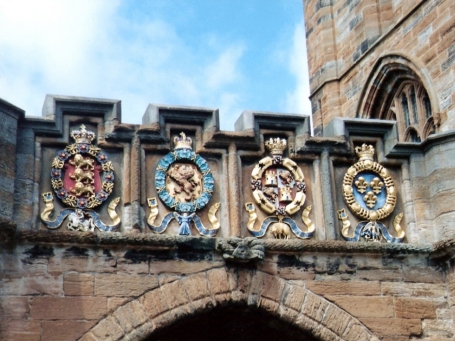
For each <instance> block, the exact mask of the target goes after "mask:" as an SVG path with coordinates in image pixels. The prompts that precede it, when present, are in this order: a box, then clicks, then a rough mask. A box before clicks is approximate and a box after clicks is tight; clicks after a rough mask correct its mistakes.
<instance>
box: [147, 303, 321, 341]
mask: <svg viewBox="0 0 455 341" xmlns="http://www.w3.org/2000/svg"><path fill="white" fill-rule="evenodd" d="M151 340H153V341H180V340H198V341H212V340H217V341H242V340H245V341H247V340H248V341H263V340H274V341H291V340H292V341H313V340H314V341H316V339H315V338H313V337H312V336H310V335H308V334H306V333H305V332H303V331H302V330H301V329H299V328H297V327H295V326H293V325H291V324H289V323H286V322H284V321H283V320H280V319H278V318H277V317H276V316H273V315H271V314H269V313H267V312H266V311H264V310H263V309H258V308H257V307H256V308H255V307H249V306H247V305H242V304H237V305H231V306H227V307H217V308H215V309H213V310H211V311H209V312H203V313H199V314H196V315H191V316H188V317H185V318H183V319H181V320H179V321H177V322H175V323H173V324H172V325H169V326H167V327H165V328H162V329H160V330H158V331H157V332H155V333H152V334H151V335H149V336H148V337H147V338H145V339H144V341H151Z"/></svg>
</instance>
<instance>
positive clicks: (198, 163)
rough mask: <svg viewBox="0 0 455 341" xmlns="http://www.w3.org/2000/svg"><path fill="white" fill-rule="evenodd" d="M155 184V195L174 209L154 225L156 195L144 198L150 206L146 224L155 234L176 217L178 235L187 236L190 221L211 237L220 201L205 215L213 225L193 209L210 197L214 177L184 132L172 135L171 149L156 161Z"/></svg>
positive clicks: (156, 210)
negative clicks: (203, 220) (172, 146)
mask: <svg viewBox="0 0 455 341" xmlns="http://www.w3.org/2000/svg"><path fill="white" fill-rule="evenodd" d="M155 187H156V191H157V192H158V197H159V198H160V199H161V201H162V202H163V203H164V204H165V205H166V206H167V207H168V208H170V209H173V210H175V212H170V213H168V214H166V215H165V216H164V218H163V220H162V221H161V224H160V225H154V222H155V219H156V217H157V216H158V213H159V212H158V202H157V199H156V198H149V199H147V202H148V205H149V207H150V208H151V210H150V214H149V217H148V219H147V225H148V226H149V228H150V229H151V230H152V231H153V232H156V233H163V232H164V231H165V230H166V228H167V226H168V224H169V223H170V222H171V221H172V220H173V219H176V220H177V222H178V223H179V232H178V233H179V235H190V234H191V230H190V226H191V223H193V224H194V226H195V227H196V229H197V230H198V232H199V234H201V235H203V236H206V237H212V236H215V235H216V233H217V232H218V230H219V228H220V223H219V222H218V219H217V218H216V212H217V210H218V208H219V207H220V203H215V204H213V205H212V207H211V208H210V209H209V212H208V218H209V221H210V223H211V224H212V228H206V227H205V226H204V225H203V223H202V221H201V219H200V218H199V217H198V216H197V215H196V212H197V211H198V210H200V209H202V208H204V207H205V206H206V205H207V204H208V203H209V201H210V199H211V197H212V192H213V188H214V179H213V175H212V172H211V170H210V167H209V165H208V163H207V161H206V160H205V159H204V158H203V157H201V156H200V155H198V154H196V153H195V152H194V151H193V150H192V139H191V138H190V137H187V136H186V135H185V133H183V132H182V133H180V136H176V137H175V138H174V151H172V152H170V153H168V154H167V155H166V156H164V157H163V158H162V159H161V161H160V162H159V163H158V166H157V168H156V173H155Z"/></svg>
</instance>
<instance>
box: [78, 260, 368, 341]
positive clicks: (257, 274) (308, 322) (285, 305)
mask: <svg viewBox="0 0 455 341" xmlns="http://www.w3.org/2000/svg"><path fill="white" fill-rule="evenodd" d="M107 339H112V340H120V339H122V340H131V341H143V340H162V341H171V340H214V339H215V340H221V341H223V340H236V341H237V340H253V341H255V340H264V339H266V340H269V339H273V340H295V341H300V340H302V341H303V340H305V341H312V340H318V341H331V340H337V339H340V340H351V339H356V340H373V339H375V338H374V336H373V335H372V334H371V332H370V331H369V330H368V328H367V327H365V326H364V325H363V324H362V323H361V322H360V321H358V320H357V319H356V318H355V317H353V316H351V315H350V314H348V313H347V312H346V311H344V310H342V309H341V308H339V307H338V306H337V305H335V304H333V303H331V302H329V301H327V300H326V299H325V298H323V297H321V296H319V295H316V294H314V293H312V292H311V291H309V290H307V289H305V288H304V287H302V286H301V285H298V284H294V283H290V282H288V281H286V280H284V279H282V278H280V277H278V276H274V275H270V274H266V273H263V272H261V271H251V270H250V269H247V270H238V269H231V270H226V269H224V268H214V269H210V270H208V271H206V272H201V273H196V274H192V275H190V276H186V277H183V278H180V279H178V280H175V281H171V282H169V283H163V284H162V285H160V286H158V287H156V288H154V289H152V290H150V291H147V292H145V293H144V294H143V295H141V296H139V297H137V298H136V299H134V300H132V301H129V302H127V303H125V304H123V305H122V306H120V307H118V308H117V309H116V310H115V311H113V312H112V313H111V314H110V315H108V316H106V317H104V318H103V319H101V320H100V321H99V322H98V323H97V324H96V325H95V326H93V327H92V328H91V329H90V330H88V331H87V332H86V333H85V334H84V336H82V338H81V339H80V340H84V341H85V340H107Z"/></svg>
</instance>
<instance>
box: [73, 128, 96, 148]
mask: <svg viewBox="0 0 455 341" xmlns="http://www.w3.org/2000/svg"><path fill="white" fill-rule="evenodd" d="M80 128H81V129H80V130H73V131H72V132H71V137H72V138H73V139H74V140H75V141H76V143H88V144H91V143H92V141H93V140H94V139H95V133H94V132H93V131H89V130H87V129H85V125H83V124H82V125H81V126H80Z"/></svg>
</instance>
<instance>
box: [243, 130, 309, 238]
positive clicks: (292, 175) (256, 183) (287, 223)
mask: <svg viewBox="0 0 455 341" xmlns="http://www.w3.org/2000/svg"><path fill="white" fill-rule="evenodd" d="M286 145H287V143H286V140H285V139H280V138H270V139H269V140H268V141H266V142H265V146H266V148H267V149H268V150H269V152H270V156H267V157H265V158H263V159H261V160H260V161H259V162H258V163H257V164H256V165H255V167H254V169H253V172H252V174H251V189H252V191H253V198H254V201H255V202H256V204H258V205H259V207H260V208H261V209H262V210H263V211H265V212H266V213H268V214H272V216H269V217H267V218H265V219H264V221H263V222H262V223H261V225H260V227H259V228H255V226H254V225H255V223H256V220H257V214H256V208H255V206H254V204H253V203H252V202H247V203H246V204H245V209H246V210H247V212H248V214H249V220H248V223H247V228H248V230H249V231H250V233H251V234H252V235H253V236H255V237H263V236H264V235H265V233H266V232H267V229H268V227H269V226H271V227H270V228H271V232H272V234H273V235H274V237H275V238H277V239H289V238H290V236H291V231H292V232H293V233H294V234H295V236H296V237H298V238H311V236H312V235H313V233H314V230H315V227H314V224H313V222H312V221H311V220H310V218H309V213H310V211H311V206H307V207H306V208H305V209H304V210H303V212H302V221H303V223H304V224H305V225H306V226H307V231H302V230H301V229H300V228H299V227H298V226H297V224H296V223H295V221H294V220H293V219H291V218H290V216H292V215H294V214H295V213H297V212H298V211H299V210H300V208H301V207H302V206H303V204H304V203H305V199H306V194H305V193H306V184H305V179H304V175H303V172H302V170H301V169H300V167H298V166H297V164H296V163H295V162H294V161H292V160H291V159H289V158H283V152H284V150H285V149H286Z"/></svg>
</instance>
